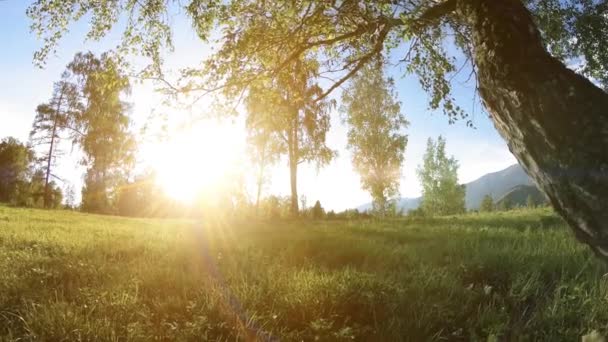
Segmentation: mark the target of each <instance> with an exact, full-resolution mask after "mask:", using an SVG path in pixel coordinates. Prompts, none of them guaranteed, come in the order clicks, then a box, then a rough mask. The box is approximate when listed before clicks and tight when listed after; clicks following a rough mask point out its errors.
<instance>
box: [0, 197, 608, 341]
mask: <svg viewBox="0 0 608 342" xmlns="http://www.w3.org/2000/svg"><path fill="white" fill-rule="evenodd" d="M605 272H606V270H605V268H604V266H603V265H602V264H601V263H600V262H599V261H597V260H596V258H594V257H593V255H592V254H591V253H590V252H589V251H588V250H587V249H586V247H584V246H583V245H582V244H580V243H577V242H576V241H575V239H574V238H573V236H572V233H571V232H570V231H569V230H568V228H567V227H566V225H565V224H564V223H563V222H562V221H561V219H559V218H558V217H557V216H556V215H555V214H553V213H552V212H551V211H550V209H533V210H514V211H510V212H501V213H492V214H468V215H464V216H454V217H443V218H435V219H407V218H404V219H395V220H392V221H390V220H388V221H387V220H384V221H374V220H371V219H370V220H356V221H347V220H334V221H331V220H330V221H328V220H319V221H264V222H251V221H243V222H238V221H234V222H197V221H189V220H161V219H132V218H119V217H107V216H96V215H87V214H81V213H75V212H69V211H50V210H46V211H45V210H35V209H14V208H8V207H0V340H2V341H204V340H213V341H216V340H222V341H255V340H261V341H264V340H271V341H275V340H283V341H314V340H318V341H334V340H335V341H339V340H356V341H427V340H428V341H431V340H434V341H502V340H524V341H539V340H544V341H559V340H565V341H574V340H580V338H581V336H582V335H585V334H588V333H589V332H591V331H593V330H596V331H598V332H599V333H602V334H605V333H606V332H607V325H606V324H607V322H608V305H607V304H608V303H607V301H608V280H607V279H606V278H605V277H603V275H604V273H605Z"/></svg>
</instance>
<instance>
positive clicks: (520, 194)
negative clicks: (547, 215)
mask: <svg viewBox="0 0 608 342" xmlns="http://www.w3.org/2000/svg"><path fill="white" fill-rule="evenodd" d="M528 196H532V200H534V203H535V204H536V205H539V204H544V203H546V202H547V198H546V197H545V195H544V194H543V193H542V192H540V190H538V188H537V187H535V186H533V185H518V186H516V187H514V188H513V189H511V190H509V191H508V192H507V193H506V194H504V195H503V196H502V197H500V198H499V199H498V201H496V206H497V207H499V208H500V206H501V204H502V202H504V201H506V200H509V201H510V202H511V205H513V206H514V207H517V206H520V207H523V206H526V205H527V201H528Z"/></svg>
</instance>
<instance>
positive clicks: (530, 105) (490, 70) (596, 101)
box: [458, 0, 608, 259]
mask: <svg viewBox="0 0 608 342" xmlns="http://www.w3.org/2000/svg"><path fill="white" fill-rule="evenodd" d="M458 14H459V16H460V17H461V18H463V19H464V20H466V21H467V23H468V25H470V27H471V28H472V32H473V40H474V49H475V64H476V66H477V69H478V75H477V78H478V83H479V89H480V94H481V97H482V99H483V102H484V105H485V108H486V109H487V110H488V112H489V113H490V115H491V117H492V120H493V121H494V124H495V126H496V128H497V129H498V131H499V132H500V134H501V135H502V136H503V138H504V139H505V140H506V141H507V143H508V146H509V149H510V150H511V152H512V153H513V154H514V155H515V156H516V158H517V159H518V161H519V162H520V164H521V165H522V166H523V167H524V169H525V170H526V171H527V173H528V174H529V175H530V176H531V177H532V178H533V179H534V180H535V181H536V183H537V184H538V186H539V187H540V188H541V189H542V190H543V191H544V192H545V193H546V195H547V196H548V197H549V199H550V201H551V203H552V205H553V207H554V208H555V209H556V211H557V212H558V213H559V214H560V215H561V216H562V217H563V218H564V219H565V220H566V221H567V222H568V224H569V225H570V227H571V228H572V229H573V231H574V232H575V235H576V237H577V238H578V239H579V240H581V241H583V242H585V243H587V244H589V245H590V246H591V248H592V249H593V250H594V251H595V252H596V254H598V255H599V256H601V257H603V258H604V259H608V94H606V93H605V92H604V91H602V90H601V89H600V88H598V87H597V86H595V85H593V84H592V83H591V82H590V81H589V80H587V79H586V78H584V77H582V76H580V75H578V74H576V73H575V72H573V71H571V70H569V69H568V68H566V66H565V65H564V64H563V63H561V62H560V61H558V60H557V59H555V58H553V57H552V56H551V55H550V54H549V53H548V52H547V50H546V48H545V47H544V45H543V43H542V41H541V38H540V34H539V32H538V30H537V28H536V26H535V24H534V22H533V21H532V17H531V15H530V13H529V11H528V10H527V9H526V8H525V7H524V5H523V4H522V3H521V1H519V0H461V1H459V2H458Z"/></svg>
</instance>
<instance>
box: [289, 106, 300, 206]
mask: <svg viewBox="0 0 608 342" xmlns="http://www.w3.org/2000/svg"><path fill="white" fill-rule="evenodd" d="M298 124H299V123H298V113H297V111H296V113H295V116H294V117H293V120H292V127H291V128H290V132H289V180H290V185H291V216H293V217H296V216H298V214H299V212H300V210H299V208H298V157H299V148H298Z"/></svg>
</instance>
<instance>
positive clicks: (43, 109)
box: [30, 72, 82, 208]
mask: <svg viewBox="0 0 608 342" xmlns="http://www.w3.org/2000/svg"><path fill="white" fill-rule="evenodd" d="M68 77H69V74H68V73H67V72H64V73H63V74H62V76H61V78H62V79H61V81H59V82H56V83H55V84H54V86H53V95H52V97H51V99H50V100H49V102H48V103H44V104H41V105H39V106H38V107H37V108H36V117H35V119H34V124H33V126H32V131H31V132H30V140H31V141H32V144H33V145H34V146H41V145H42V146H45V147H46V151H45V152H44V154H43V155H42V157H41V158H40V159H39V160H40V162H41V163H42V169H43V171H44V207H45V208H50V207H51V206H54V203H53V202H54V200H53V193H54V191H55V190H54V189H53V186H52V185H51V182H52V180H51V177H54V178H57V179H59V178H58V177H57V175H55V174H53V173H52V168H53V167H54V166H55V164H56V162H57V158H58V156H59V155H60V154H61V152H60V150H59V143H60V141H61V140H62V139H66V138H71V139H72V140H73V141H75V140H76V139H77V138H78V134H80V133H79V132H78V130H77V129H75V128H74V127H75V125H76V122H77V121H78V116H79V115H80V114H81V111H82V105H81V103H80V99H79V94H78V90H77V87H76V85H75V84H73V83H71V82H69V81H68V80H67V78H68ZM66 133H67V135H66Z"/></svg>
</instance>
